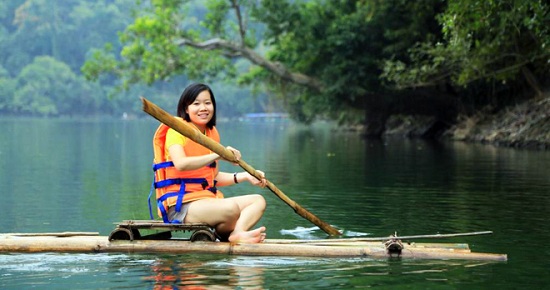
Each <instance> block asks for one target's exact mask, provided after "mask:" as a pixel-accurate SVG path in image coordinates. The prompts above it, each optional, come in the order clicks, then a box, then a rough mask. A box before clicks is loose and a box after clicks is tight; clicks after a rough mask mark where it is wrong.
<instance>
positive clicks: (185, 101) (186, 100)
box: [177, 83, 217, 129]
mask: <svg viewBox="0 0 550 290" xmlns="http://www.w3.org/2000/svg"><path fill="white" fill-rule="evenodd" d="M203 91H208V92H209V93H210V98H211V99H212V105H213V106H214V115H213V116H212V119H211V120H210V121H209V122H208V124H206V127H208V128H210V129H212V128H213V127H214V126H216V111H217V110H216V99H215V98H214V93H213V92H212V89H210V87H209V86H207V85H205V84H199V83H195V84H191V85H189V86H188V87H187V88H185V90H183V93H182V94H181V97H180V101H179V102H178V109H177V114H178V117H182V118H183V119H184V120H185V121H187V122H191V118H189V114H187V113H186V112H185V109H187V107H188V106H189V105H191V104H192V103H193V102H194V101H195V100H196V99H197V96H198V95H199V94H200V93H201V92H203Z"/></svg>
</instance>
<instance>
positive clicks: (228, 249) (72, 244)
mask: <svg viewBox="0 0 550 290" xmlns="http://www.w3.org/2000/svg"><path fill="white" fill-rule="evenodd" d="M0 252H6V253H14V252H19V253H36V252H65V253H76V252H81V253H100V252H104V253H167V254H186V253H210V254H225V255H245V256H287V257H288V256H296V257H323V258H330V257H366V258H375V259H380V258H382V259H384V258H389V257H391V256H390V255H389V254H388V253H387V251H386V249H385V247H384V246H383V245H382V244H379V245H377V246H359V247H358V246H327V245H309V244H275V243H269V242H266V243H261V244H237V245H234V244H230V243H224V242H189V241H184V240H136V241H112V242H109V241H108V238H107V237H106V236H68V237H58V236H17V235H2V236H1V237H0ZM400 258H404V259H408V258H412V259H460V260H489V261H506V260H507V255H506V254H493V253H474V252H468V251H461V250H457V249H445V248H421V247H412V246H410V245H405V247H404V249H403V250H402V252H401V255H400Z"/></svg>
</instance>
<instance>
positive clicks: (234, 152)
mask: <svg viewBox="0 0 550 290" xmlns="http://www.w3.org/2000/svg"><path fill="white" fill-rule="evenodd" d="M225 149H227V150H229V151H231V152H233V155H235V161H239V160H241V151H239V150H237V149H235V148H233V147H231V146H227V147H225ZM228 161H230V162H232V161H233V160H228ZM233 164H234V165H239V164H238V163H237V162H233Z"/></svg>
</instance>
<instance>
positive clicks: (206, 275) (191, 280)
mask: <svg viewBox="0 0 550 290" xmlns="http://www.w3.org/2000/svg"><path fill="white" fill-rule="evenodd" d="M151 272H152V273H153V275H152V276H149V277H144V278H143V280H144V281H146V282H150V283H151V284H152V285H153V287H152V288H153V289H235V288H246V289H263V284H264V282H263V269H262V268H261V267H244V266H238V265H226V267H215V266H212V265H211V264H210V263H209V262H202V261H195V260H194V261H191V262H189V261H181V260H180V259H175V260H174V259H173V257H172V258H167V259H157V260H155V262H154V263H153V264H152V265H151Z"/></svg>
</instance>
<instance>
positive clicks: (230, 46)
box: [175, 38, 324, 92]
mask: <svg viewBox="0 0 550 290" xmlns="http://www.w3.org/2000/svg"><path fill="white" fill-rule="evenodd" d="M175 44H176V45H178V46H189V47H193V48H196V49H201V50H216V49H220V50H223V52H224V54H225V55H226V56H228V57H244V58H246V59H248V60H249V61H250V62H252V63H254V64H256V65H258V66H261V67H263V68H265V69H266V70H268V71H270V72H272V73H274V74H275V75H277V76H279V77H280V78H282V79H284V80H287V81H290V82H293V83H296V84H299V85H303V86H307V87H309V88H311V89H314V90H316V91H319V92H320V91H323V89H324V85H323V84H322V83H321V82H320V81H319V80H317V79H315V78H312V77H310V76H307V75H304V74H301V73H293V72H291V71H289V70H288V69H287V68H286V67H285V66H284V65H282V64H281V63H278V62H272V61H269V60H267V59H265V58H264V57H262V56H261V55H259V54H258V53H256V52H255V51H254V50H252V49H250V48H248V47H246V46H244V45H242V46H241V45H238V44H236V43H234V42H231V41H227V40H224V39H221V38H213V39H210V40H206V41H203V42H200V43H198V42H194V41H191V40H189V39H185V38H181V39H179V40H176V42H175Z"/></svg>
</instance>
